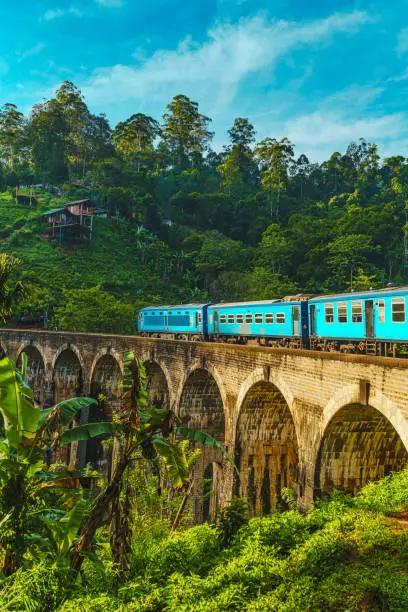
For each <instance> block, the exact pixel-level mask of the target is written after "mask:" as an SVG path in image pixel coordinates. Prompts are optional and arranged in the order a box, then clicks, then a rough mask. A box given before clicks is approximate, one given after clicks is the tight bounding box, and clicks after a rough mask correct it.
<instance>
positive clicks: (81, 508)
mask: <svg viewBox="0 0 408 612" xmlns="http://www.w3.org/2000/svg"><path fill="white" fill-rule="evenodd" d="M88 508H89V504H88V502H87V501H86V500H85V499H80V500H79V502H78V503H77V504H75V506H74V507H73V508H72V510H70V511H69V512H68V513H67V514H66V515H65V516H64V518H62V519H61V520H60V521H59V527H60V530H61V531H60V534H59V535H60V538H59V541H58V548H59V552H60V554H66V553H67V552H68V551H69V549H70V548H71V546H72V544H73V542H74V540H75V538H76V536H77V533H78V531H79V528H80V527H81V525H82V523H83V521H84V519H85V517H86V515H87V513H88ZM61 536H62V538H61Z"/></svg>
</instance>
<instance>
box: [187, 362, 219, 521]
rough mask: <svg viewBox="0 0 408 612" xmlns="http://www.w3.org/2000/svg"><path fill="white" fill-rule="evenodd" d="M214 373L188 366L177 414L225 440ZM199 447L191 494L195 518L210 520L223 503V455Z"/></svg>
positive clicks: (217, 385)
mask: <svg viewBox="0 0 408 612" xmlns="http://www.w3.org/2000/svg"><path fill="white" fill-rule="evenodd" d="M215 376H217V374H215ZM215 376H214V372H210V371H209V369H207V368H203V367H201V366H200V365H197V364H196V365H195V366H193V368H191V369H190V371H189V372H188V373H187V375H186V377H185V379H184V381H183V384H182V386H181V390H180V393H179V398H180V399H179V401H178V414H179V416H180V417H181V419H182V420H183V422H184V424H185V425H186V426H187V427H192V428H194V429H199V430H202V431H204V432H206V433H208V434H210V435H211V436H212V437H213V438H215V439H216V440H217V442H219V443H220V444H225V414H224V402H223V398H222V393H223V392H222V390H221V389H220V387H219V384H218V382H217V380H216V378H215ZM217 378H218V376H217ZM200 448H201V451H202V454H201V456H200V459H199V461H198V462H197V464H196V466H195V468H194V470H193V478H194V481H195V483H196V485H195V487H194V493H193V496H192V497H193V512H194V515H195V518H196V520H198V521H202V520H210V521H212V520H213V519H214V518H215V514H216V511H217V507H218V505H219V504H220V503H222V496H223V477H224V467H223V461H224V458H223V455H222V453H221V451H219V450H218V449H216V448H213V447H210V446H201V447H200Z"/></svg>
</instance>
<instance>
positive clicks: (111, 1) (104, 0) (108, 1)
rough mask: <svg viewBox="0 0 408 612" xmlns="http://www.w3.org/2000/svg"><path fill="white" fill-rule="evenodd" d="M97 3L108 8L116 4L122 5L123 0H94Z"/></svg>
mask: <svg viewBox="0 0 408 612" xmlns="http://www.w3.org/2000/svg"><path fill="white" fill-rule="evenodd" d="M96 2H97V3H98V4H100V5H101V6H106V7H108V8H113V7H116V6H123V4H124V2H123V0H96Z"/></svg>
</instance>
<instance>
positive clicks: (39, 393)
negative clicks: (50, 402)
mask: <svg viewBox="0 0 408 612" xmlns="http://www.w3.org/2000/svg"><path fill="white" fill-rule="evenodd" d="M23 352H24V353H25V354H26V355H27V374H26V380H27V384H28V385H29V387H31V389H32V390H33V391H34V399H35V401H36V402H37V403H38V404H40V405H42V406H44V405H45V395H46V381H45V359H44V355H43V353H42V351H41V347H39V346H38V345H36V344H34V343H33V344H27V345H26V346H22V347H20V348H19V350H18V353H17V359H16V364H17V367H20V366H21V354H22V353H23Z"/></svg>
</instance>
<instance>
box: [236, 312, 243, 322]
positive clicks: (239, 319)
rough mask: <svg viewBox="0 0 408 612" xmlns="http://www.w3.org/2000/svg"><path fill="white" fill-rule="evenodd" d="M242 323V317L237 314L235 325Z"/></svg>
mask: <svg viewBox="0 0 408 612" xmlns="http://www.w3.org/2000/svg"><path fill="white" fill-rule="evenodd" d="M243 322H244V315H242V314H237V323H243Z"/></svg>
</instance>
